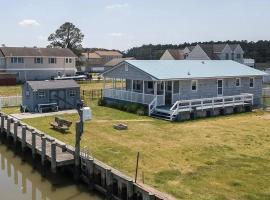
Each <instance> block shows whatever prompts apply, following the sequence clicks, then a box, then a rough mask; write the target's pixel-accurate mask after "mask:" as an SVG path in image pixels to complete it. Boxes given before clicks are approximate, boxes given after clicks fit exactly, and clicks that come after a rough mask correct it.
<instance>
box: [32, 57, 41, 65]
mask: <svg viewBox="0 0 270 200" xmlns="http://www.w3.org/2000/svg"><path fill="white" fill-rule="evenodd" d="M38 59H39V61H40V62H37V60H38ZM34 63H35V64H43V58H42V57H35V58H34Z"/></svg>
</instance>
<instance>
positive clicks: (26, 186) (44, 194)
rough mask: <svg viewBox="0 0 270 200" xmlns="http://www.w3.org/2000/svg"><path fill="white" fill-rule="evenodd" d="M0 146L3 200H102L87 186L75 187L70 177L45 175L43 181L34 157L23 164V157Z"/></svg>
mask: <svg viewBox="0 0 270 200" xmlns="http://www.w3.org/2000/svg"><path fill="white" fill-rule="evenodd" d="M14 152H15V151H14V150H10V149H9V148H8V147H7V146H6V145H5V144H2V143H0V162H1V170H0V199H3V200H17V199H20V200H29V199H32V200H41V199H42V200H75V199H76V200H100V199H101V197H100V196H97V195H95V194H90V193H89V192H88V191H87V188H86V186H85V185H77V186H76V185H74V182H73V181H72V179H71V178H70V176H71V175H69V174H64V173H61V174H60V175H57V176H55V175H52V174H50V173H49V172H47V173H46V178H44V177H43V176H42V175H41V173H40V171H41V170H40V168H39V167H40V166H38V165H36V169H33V167H32V166H31V164H29V162H31V158H26V160H27V161H29V162H27V161H26V162H23V161H22V159H21V157H20V156H19V155H18V156H17V155H16V154H15V153H14Z"/></svg>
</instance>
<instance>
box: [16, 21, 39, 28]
mask: <svg viewBox="0 0 270 200" xmlns="http://www.w3.org/2000/svg"><path fill="white" fill-rule="evenodd" d="M19 25H20V26H23V27H32V26H40V23H38V22H37V21H36V20H34V19H24V20H22V21H20V22H19Z"/></svg>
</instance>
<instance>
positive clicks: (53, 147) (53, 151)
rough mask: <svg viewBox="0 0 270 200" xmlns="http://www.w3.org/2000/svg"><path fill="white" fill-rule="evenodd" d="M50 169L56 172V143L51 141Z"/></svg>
mask: <svg viewBox="0 0 270 200" xmlns="http://www.w3.org/2000/svg"><path fill="white" fill-rule="evenodd" d="M51 170H52V172H53V173H56V143H55V141H53V142H52V143H51Z"/></svg>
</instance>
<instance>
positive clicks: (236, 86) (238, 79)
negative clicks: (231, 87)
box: [235, 78, 241, 87]
mask: <svg viewBox="0 0 270 200" xmlns="http://www.w3.org/2000/svg"><path fill="white" fill-rule="evenodd" d="M237 80H239V85H236V83H237ZM235 87H241V78H236V79H235Z"/></svg>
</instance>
